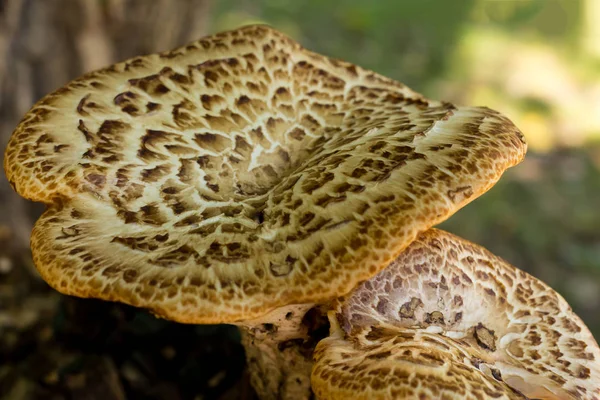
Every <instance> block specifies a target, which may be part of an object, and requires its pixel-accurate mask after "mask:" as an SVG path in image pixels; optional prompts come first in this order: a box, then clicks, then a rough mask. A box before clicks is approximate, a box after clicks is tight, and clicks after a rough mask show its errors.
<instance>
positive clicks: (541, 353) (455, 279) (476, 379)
mask: <svg viewBox="0 0 600 400" xmlns="http://www.w3.org/2000/svg"><path fill="white" fill-rule="evenodd" d="M329 319H330V322H331V334H330V336H329V337H328V338H326V339H324V340H322V341H321V342H319V344H318V345H317V348H316V351H315V366H314V369H313V373H312V384H313V390H314V391H315V393H316V395H317V397H318V398H319V399H344V398H352V399H396V398H402V399H442V398H443V399H483V398H494V399H563V400H566V399H590V400H591V399H598V398H600V349H599V348H598V344H597V343H596V342H595V340H594V338H593V336H592V335H591V333H590V331H589V330H588V329H587V327H586V326H585V324H584V323H583V321H581V319H579V317H578V316H577V315H575V313H574V312H573V311H572V310H571V308H570V307H569V305H568V304H567V302H566V301H565V300H564V299H563V298H562V297H561V296H560V295H559V294H558V293H556V292H555V291H554V290H552V288H550V287H548V286H547V285H546V284H544V283H543V282H541V281H539V280H538V279H536V278H534V277H532V276H531V275H528V274H527V273H525V272H523V271H521V270H519V269H517V268H515V267H513V266H511V265H509V264H508V263H506V262H505V261H504V260H502V259H500V258H498V257H496V256H494V255H493V254H491V253H490V252H488V251H487V250H485V249H483V248H482V247H480V246H478V245H475V244H473V243H470V242H468V241H466V240H464V239H461V238H459V237H456V236H453V235H451V234H449V233H447V232H444V231H441V230H436V229H430V230H429V231H426V232H425V233H423V234H421V235H420V236H419V237H418V239H417V240H416V241H414V242H413V243H412V244H411V245H410V246H409V247H408V248H407V249H406V250H405V251H404V252H403V253H402V254H401V255H400V256H399V257H398V258H397V259H396V260H395V261H394V262H393V263H392V264H390V266H389V267H387V268H386V269H384V270H383V271H381V272H380V273H379V274H377V275H376V276H374V277H373V278H371V279H370V280H368V281H366V282H364V283H362V284H360V285H359V286H357V288H356V289H355V290H353V291H352V292H351V293H350V294H348V295H347V296H346V297H345V298H344V299H343V300H342V301H340V303H339V304H338V305H337V307H336V309H335V311H330V314H329Z"/></svg>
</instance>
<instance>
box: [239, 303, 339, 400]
mask: <svg viewBox="0 0 600 400" xmlns="http://www.w3.org/2000/svg"><path fill="white" fill-rule="evenodd" d="M313 306H314V305H313V304H302V305H292V306H287V307H282V308H279V309H277V310H275V311H274V312H272V313H270V314H268V315H267V316H265V317H261V318H260V319H257V320H252V321H245V322H243V323H240V324H238V326H239V327H240V331H241V335H242V344H243V346H244V349H245V350H246V361H247V364H248V373H249V374H250V382H251V383H252V386H253V387H254V389H255V390H256V393H257V394H258V396H259V398H261V399H269V400H270V399H290V400H292V399H293V400H296V399H300V400H302V399H306V400H308V399H311V398H314V395H313V393H312V390H311V385H310V374H311V370H312V365H313V359H312V358H313V352H314V349H315V346H316V344H317V342H318V340H319V339H320V337H319V336H320V335H321V333H323V335H325V334H326V333H327V330H328V325H327V320H326V317H325V314H324V313H323V312H321V311H320V310H319V309H318V308H314V307H313Z"/></svg>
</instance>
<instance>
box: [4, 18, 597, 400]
mask: <svg viewBox="0 0 600 400" xmlns="http://www.w3.org/2000/svg"><path fill="white" fill-rule="evenodd" d="M525 152H526V143H525V141H524V138H523V135H522V134H521V132H520V131H519V130H518V129H517V128H516V127H515V126H514V125H513V124H512V123H511V122H510V121H509V120H508V119H507V118H506V117H504V116H503V115H501V114H500V113H498V112H496V111H493V110H490V109H488V108H483V107H458V106H454V105H452V104H449V103H445V102H438V101H432V100H429V99H426V98H424V97H423V96H422V95H420V94H418V93H416V92H414V91H412V90H410V89H409V88H407V87H406V86H404V85H402V84H401V83H398V82H396V81H393V80H391V79H388V78H385V77H383V76H380V75H378V74H376V73H374V72H371V71H368V70H365V69H362V68H360V67H357V66H355V65H352V64H349V63H346V62H343V61H339V60H334V59H331V58H328V57H324V56H321V55H318V54H315V53H313V52H310V51H308V50H306V49H304V48H302V47H301V46H300V45H299V44H298V43H296V42H294V41H293V40H291V39H290V38H288V37H287V36H285V35H283V34H281V33H279V32H277V31H276V30H273V29H272V28H269V27H267V26H248V27H243V28H240V29H237V30H234V31H229V32H225V33H221V34H217V35H213V36H210V37H206V38H203V39H200V40H199V41H197V42H194V43H191V44H189V45H187V46H185V47H182V48H179V49H175V50H173V51H169V52H165V53H160V54H152V55H147V56H141V57H137V58H134V59H131V60H128V61H125V62H122V63H119V64H115V65H112V66H110V67H108V68H105V69H102V70H99V71H94V72H91V73H89V74H87V75H84V76H83V77H81V78H79V79H76V80H74V81H72V82H70V83H69V84H67V85H66V86H65V87H63V88H61V89H59V90H57V91H55V92H54V93H51V94H49V95H47V96H46V97H44V98H43V99H42V100H40V101H39V102H38V103H37V104H35V105H34V106H33V108H32V109H31V110H30V111H29V112H28V113H27V114H26V115H25V117H24V118H23V120H22V121H21V122H20V124H19V125H18V126H17V128H16V130H15V132H14V133H13V136H12V137H11V140H10V142H9V144H8V147H7V149H6V155H5V159H4V169H5V172H6V175H7V177H8V180H9V181H10V182H11V184H12V185H13V187H14V188H15V190H16V191H17V192H18V193H19V194H21V195H22V196H23V197H25V198H28V199H31V200H34V201H39V202H43V203H45V204H46V206H47V208H46V211H45V213H44V214H43V215H42V216H41V218H40V219H39V220H38V221H37V223H36V225H35V227H34V230H33V233H32V237H31V248H32V253H33V259H34V262H35V265H36V267H37V269H38V270H39V272H40V274H41V275H42V277H43V278H44V279H45V280H46V281H47V282H48V283H49V284H50V285H51V286H53V287H54V288H56V289H57V290H59V291H60V292H62V293H65V294H69V295H75V296H80V297H94V298H100V299H105V300H110V301H119V302H123V303H126V304H131V305H134V306H137V307H143V308H146V309H148V310H150V311H151V312H152V313H154V314H155V315H157V316H160V317H163V318H167V319H170V320H173V321H177V322H181V323H193V324H208V323H211V324H214V323H228V324H235V325H238V326H239V327H240V328H241V330H242V334H243V335H242V337H243V343H244V345H245V347H246V351H247V359H248V364H249V366H248V367H249V371H250V374H251V379H252V383H253V385H254V387H255V388H256V390H257V392H258V394H259V395H260V396H261V397H262V398H265V399H267V398H290V399H299V398H308V397H309V396H310V395H311V373H312V386H313V387H314V390H315V394H316V395H317V397H318V398H322V399H327V398H341V397H346V398H357V397H361V396H362V397H363V398H442V397H444V396H445V397H447V398H468V397H469V396H470V397H472V398H483V397H485V396H488V397H489V396H495V397H502V396H504V397H505V398H524V396H527V397H534V398H548V399H549V398H561V399H562V398H589V399H593V398H598V396H600V386H599V385H600V368H599V366H598V363H599V362H600V359H599V357H600V353H599V351H598V346H597V344H596V342H595V341H594V339H593V337H592V336H591V334H590V333H589V331H588V330H587V328H586V327H585V325H584V324H583V323H582V322H581V320H579V319H578V318H577V317H576V316H575V315H574V314H573V313H572V311H570V309H569V307H568V305H567V304H566V303H565V301H564V300H562V298H561V297H560V296H559V295H558V294H556V293H555V292H554V291H553V290H552V289H550V288H549V287H547V286H545V285H544V284H543V283H541V282H539V281H537V280H535V279H534V278H532V277H530V276H528V275H526V274H524V273H522V272H520V271H519V270H517V269H516V268H514V267H511V266H508V265H507V264H506V263H504V262H503V261H501V260H499V259H497V258H495V257H494V256H492V255H491V254H489V253H487V252H486V251H485V250H482V249H480V248H478V247H477V246H475V245H472V244H468V243H466V242H464V241H462V240H461V239H459V238H455V237H453V236H451V235H449V234H446V233H443V232H441V231H436V230H430V228H431V227H432V226H434V225H436V224H438V223H440V222H442V221H443V220H445V219H447V218H448V217H450V216H451V215H452V214H453V213H454V212H456V211H457V210H458V209H460V208H461V207H463V206H464V205H466V204H467V203H468V202H470V201H472V200H473V199H475V198H477V197H478V196H480V195H481V194H483V193H484V192H486V191H487V190H488V189H489V188H490V187H491V186H492V185H494V184H495V182H496V181H497V180H498V179H499V178H500V176H501V175H502V173H503V172H504V171H505V170H506V169H507V168H509V167H511V166H513V165H515V164H517V163H518V162H520V161H521V160H522V159H523V157H524V155H525ZM411 243H412V244H411ZM327 317H328V318H327ZM328 320H329V322H330V323H329V322H328ZM329 327H330V329H331V331H330V336H329V337H328V338H325V339H323V340H321V341H320V342H319V340H320V339H322V338H323V337H325V336H327V330H328V329H329ZM317 342H319V344H318V345H317ZM315 346H317V349H316V352H314V349H315ZM313 353H314V354H313ZM313 356H314V357H315V358H314V360H313ZM357 393H360V394H357ZM423 396H425V397H423ZM482 396H483V397H482ZM519 396H521V397H519ZM544 396H545V397H544ZM552 396H554V397H552Z"/></svg>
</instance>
